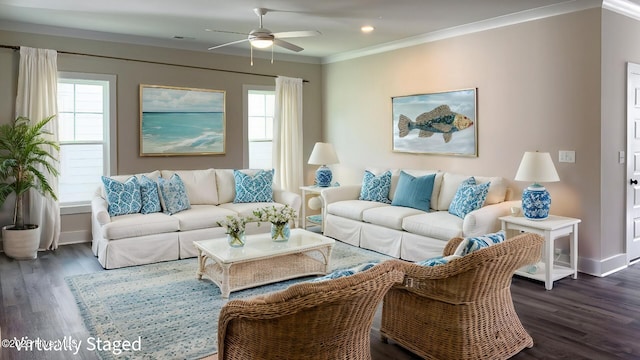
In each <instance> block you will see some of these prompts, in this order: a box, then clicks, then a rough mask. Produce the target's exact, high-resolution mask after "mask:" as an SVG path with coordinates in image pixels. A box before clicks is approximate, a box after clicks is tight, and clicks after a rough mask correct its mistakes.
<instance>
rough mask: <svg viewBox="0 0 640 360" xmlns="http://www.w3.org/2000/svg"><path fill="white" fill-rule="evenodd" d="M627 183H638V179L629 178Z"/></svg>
mask: <svg viewBox="0 0 640 360" xmlns="http://www.w3.org/2000/svg"><path fill="white" fill-rule="evenodd" d="M629 184H631V185H638V180H636V179H631V180H629Z"/></svg>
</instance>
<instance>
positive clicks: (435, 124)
mask: <svg viewBox="0 0 640 360" xmlns="http://www.w3.org/2000/svg"><path fill="white" fill-rule="evenodd" d="M472 125H473V121H472V120H471V119H469V118H468V117H466V116H464V115H462V114H458V113H455V112H453V111H451V109H450V108H449V105H440V106H438V107H437V108H435V109H433V110H431V111H429V112H425V113H422V114H420V115H418V117H416V121H411V119H409V118H408V117H406V116H405V115H400V119H399V121H398V130H400V134H399V135H400V137H401V138H403V137H405V136H407V135H409V133H410V132H411V131H412V130H416V129H417V130H419V131H420V133H419V134H418V137H431V136H433V134H435V133H440V134H442V137H443V138H444V142H445V143H448V142H449V141H451V136H452V135H453V133H454V132H456V131H460V130H464V129H466V128H468V127H470V126H472Z"/></svg>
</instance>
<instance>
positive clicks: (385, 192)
mask: <svg viewBox="0 0 640 360" xmlns="http://www.w3.org/2000/svg"><path fill="white" fill-rule="evenodd" d="M390 189H391V171H387V172H385V173H384V174H382V175H378V176H375V175H373V173H372V172H371V171H369V170H365V172H364V177H363V178H362V188H361V190H360V200H367V201H377V202H381V203H385V204H391V200H389V190H390Z"/></svg>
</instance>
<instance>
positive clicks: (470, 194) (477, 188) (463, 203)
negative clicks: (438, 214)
mask: <svg viewBox="0 0 640 360" xmlns="http://www.w3.org/2000/svg"><path fill="white" fill-rule="evenodd" d="M489 185H491V182H487V183H484V184H476V179H475V178H474V177H473V176H472V177H470V178H468V179H467V180H465V181H463V182H462V183H461V184H460V186H458V190H457V191H456V195H455V196H454V197H453V200H452V201H451V205H449V213H450V214H453V215H456V216H458V217H460V218H463V219H464V217H465V216H467V214H468V213H470V212H472V211H473V210H477V209H480V208H481V207H482V205H483V204H484V200H485V199H486V198H487V193H489Z"/></svg>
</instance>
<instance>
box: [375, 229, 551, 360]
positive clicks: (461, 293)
mask: <svg viewBox="0 0 640 360" xmlns="http://www.w3.org/2000/svg"><path fill="white" fill-rule="evenodd" d="M461 240H462V239H460V238H454V239H451V240H450V241H449V242H448V243H447V246H446V247H445V250H444V252H443V253H444V255H450V254H453V252H454V251H455V249H456V247H457V245H458V244H459V243H460V241H461ZM543 242H544V240H543V238H542V237H540V236H538V235H535V234H522V235H518V236H516V237H513V238H511V239H509V240H506V241H505V242H503V243H501V244H497V245H493V246H490V247H488V248H485V249H481V250H478V251H476V252H473V253H471V254H469V255H466V256H463V257H462V258H459V259H456V260H452V261H451V262H449V263H447V264H444V265H439V266H433V267H424V266H419V265H415V264H407V265H406V266H405V273H406V275H405V280H404V283H403V284H402V285H397V286H394V287H393V288H392V289H391V290H389V292H388V293H387V295H386V296H385V297H384V301H383V303H384V304H383V309H382V326H381V329H380V332H381V335H382V340H383V341H385V342H386V341H387V339H392V340H394V341H395V342H397V343H398V344H400V345H401V346H403V347H405V348H407V349H409V350H411V351H412V352H414V353H416V354H418V355H420V356H422V357H424V358H425V359H455V360H464V359H473V360H477V359H492V360H495V359H507V358H510V357H511V356H513V355H515V354H517V353H518V352H520V351H521V350H522V349H524V348H525V347H532V346H533V339H532V338H531V336H529V334H528V333H527V332H526V331H525V329H524V327H523V326H522V323H521V322H520V319H519V318H518V315H517V314H516V312H515V309H514V307H513V301H512V299H511V289H510V286H511V278H512V276H513V273H514V272H515V270H516V269H518V268H520V267H522V266H524V265H527V264H532V263H534V262H536V261H538V259H539V258H540V254H541V249H542V244H543Z"/></svg>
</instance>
